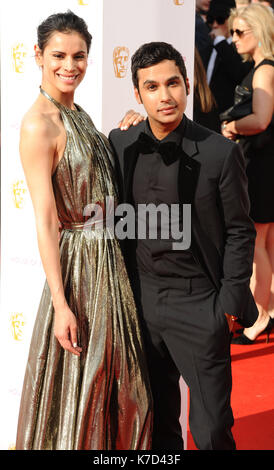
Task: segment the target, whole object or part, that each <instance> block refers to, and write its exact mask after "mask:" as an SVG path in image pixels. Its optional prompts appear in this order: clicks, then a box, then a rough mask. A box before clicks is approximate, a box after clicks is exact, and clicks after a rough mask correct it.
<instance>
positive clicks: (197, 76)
mask: <svg viewBox="0 0 274 470" xmlns="http://www.w3.org/2000/svg"><path fill="white" fill-rule="evenodd" d="M193 99H194V101H193V121H194V122H197V124H200V125H201V126H205V127H208V129H212V130H213V131H215V132H221V123H220V119H219V115H218V110H217V106H216V102H215V99H214V96H213V95H212V93H211V90H210V88H209V86H208V84H207V80H206V72H205V69H204V66H203V62H202V59H201V57H200V54H199V52H198V50H197V48H196V47H195V58H194V94H193Z"/></svg>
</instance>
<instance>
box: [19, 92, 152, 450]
mask: <svg viewBox="0 0 274 470" xmlns="http://www.w3.org/2000/svg"><path fill="white" fill-rule="evenodd" d="M41 92H42V93H43V94H44V96H46V97H47V98H48V99H50V100H51V101H52V102H53V103H54V104H55V105H56V106H57V107H58V108H59V110H60V115H61V118H62V120H63V123H64V126H65V130H66V134H67V143H66V149H65V152H64V155H63V157H62V159H61V160H60V162H59V163H58V166H57V168H56V171H55V172H54V175H53V177H52V184H53V189H54V194H55V198H56V205H57V210H58V216H59V219H60V223H61V225H62V227H63V230H62V232H61V238H60V260H61V268H62V276H63V282H64V288H65V295H66V299H67V302H68V304H69V306H70V308H71V310H72V311H73V312H74V314H75V315H76V317H77V322H78V333H79V335H78V344H79V345H80V346H81V347H82V348H83V351H82V353H81V357H80V358H79V357H77V356H75V355H73V354H71V353H69V352H68V351H65V350H64V349H63V348H62V347H61V346H60V344H59V342H58V341H57V339H56V338H55V336H54V333H53V320H54V310H53V306H52V300H51V294H50V291H49V287H48V284H47V282H46V283H45V286H44V290H43V293H42V298H41V302H40V306H39V309H38V314H37V317H36V321H35V326H34V330H33V336H32V340H31V345H30V352H29V357H28V362H27V367H26V373H25V380H24V384H23V390H22V397H21V405H20V413H19V421H18V430H17V442H16V449H17V450H30V449H34V450H78V449H79V450H80V449H81V450H112V449H115V450H146V449H150V446H151V432H152V429H151V428H152V399H151V392H150V386H149V379H148V372H147V367H146V360H145V354H144V348H143V342H142V336H141V332H140V326H139V322H138V318H137V313H136V308H135V303H134V299H133V294H132V291H131V288H130V284H129V281H128V277H127V273H126V269H125V265H124V260H123V256H122V253H121V250H120V246H119V243H118V241H117V240H116V239H115V238H113V237H110V236H108V230H107V228H104V229H100V230H99V229H97V228H93V229H90V230H83V225H84V223H85V222H86V220H87V217H85V216H84V215H83V213H84V208H85V207H86V206H87V205H88V204H94V203H97V204H98V203H99V204H101V205H102V207H104V204H105V198H106V196H112V197H113V198H114V200H115V202H117V191H116V187H115V174H114V168H113V162H112V154H111V151H110V147H109V144H108V141H107V139H106V138H105V137H104V136H103V135H102V134H101V133H99V132H98V131H97V130H96V129H95V127H94V125H93V123H92V121H91V119H90V117H89V116H88V115H87V114H86V113H85V112H84V110H83V109H82V108H81V107H79V106H77V110H71V109H68V108H66V107H64V106H63V105H61V104H60V103H58V102H56V101H55V100H54V99H53V98H51V97H50V96H49V95H48V94H47V93H46V92H44V90H42V89H41Z"/></svg>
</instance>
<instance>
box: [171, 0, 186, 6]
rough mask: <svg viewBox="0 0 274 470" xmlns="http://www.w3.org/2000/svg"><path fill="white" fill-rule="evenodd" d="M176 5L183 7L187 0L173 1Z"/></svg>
mask: <svg viewBox="0 0 274 470" xmlns="http://www.w3.org/2000/svg"><path fill="white" fill-rule="evenodd" d="M173 1H174V3H175V5H183V4H184V3H185V0H173Z"/></svg>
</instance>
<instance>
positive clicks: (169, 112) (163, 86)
mask: <svg viewBox="0 0 274 470" xmlns="http://www.w3.org/2000/svg"><path fill="white" fill-rule="evenodd" d="M138 80H139V91H138V90H137V88H135V96H136V99H137V101H138V103H139V104H141V103H142V104H143V105H144V107H145V110H146V112H147V114H148V118H149V123H150V126H151V129H152V131H153V132H154V133H155V132H156V133H157V132H158V131H160V132H165V133H169V132H171V131H172V130H174V129H176V127H177V126H178V125H179V124H180V122H181V120H182V118H183V114H184V111H185V109H186V105H187V93H188V92H189V86H188V82H187V89H186V86H185V82H184V79H183V76H182V75H181V72H180V70H179V68H178V66H177V65H176V64H175V62H174V60H164V61H162V62H160V63H159V64H156V65H153V66H151V67H147V68H144V69H140V70H138Z"/></svg>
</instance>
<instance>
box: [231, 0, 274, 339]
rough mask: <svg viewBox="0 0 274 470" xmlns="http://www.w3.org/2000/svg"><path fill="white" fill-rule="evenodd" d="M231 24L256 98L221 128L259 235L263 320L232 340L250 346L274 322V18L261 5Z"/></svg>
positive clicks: (257, 278)
mask: <svg viewBox="0 0 274 470" xmlns="http://www.w3.org/2000/svg"><path fill="white" fill-rule="evenodd" d="M229 22H230V26H231V28H232V34H233V42H234V43H235V46H236V48H237V51H238V53H239V54H242V55H243V56H244V57H245V59H246V60H253V61H254V67H253V68H252V70H251V71H250V72H249V74H248V75H247V77H246V78H245V79H244V80H243V82H242V86H244V87H245V88H246V89H247V90H250V91H251V92H252V112H251V114H249V115H248V116H246V117H243V118H241V119H239V120H237V121H232V122H227V123H224V124H223V125H222V127H223V130H222V132H223V135H224V136H225V137H227V138H229V139H232V140H236V139H239V142H240V145H241V146H242V148H243V151H244V154H245V157H246V160H247V176H248V191H249V197H250V202H251V211H250V215H251V217H252V219H253V220H254V222H255V227H256V232H257V236H256V243H255V254H254V269H253V276H252V278H251V287H252V291H253V294H254V298H255V301H256V303H257V306H258V310H259V317H258V319H257V321H256V322H255V324H254V325H253V326H252V327H250V328H245V329H244V331H243V334H242V335H241V336H239V337H236V338H233V340H232V342H233V343H235V344H252V343H253V342H254V340H255V339H256V338H257V336H258V335H259V334H260V333H262V332H263V331H265V329H266V331H267V333H268V335H269V332H270V330H271V328H272V326H273V317H274V281H273V278H274V276H273V272H274V185H273V174H274V158H273V156H274V125H273V110H274V15H273V14H272V13H270V11H269V9H268V7H266V6H263V5H260V4H258V3H257V4H252V5H249V6H248V7H244V8H240V9H237V10H234V11H233V12H232V14H231V17H230V20H229Z"/></svg>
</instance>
